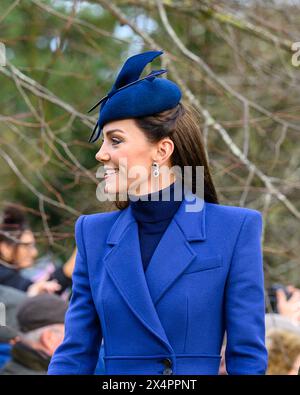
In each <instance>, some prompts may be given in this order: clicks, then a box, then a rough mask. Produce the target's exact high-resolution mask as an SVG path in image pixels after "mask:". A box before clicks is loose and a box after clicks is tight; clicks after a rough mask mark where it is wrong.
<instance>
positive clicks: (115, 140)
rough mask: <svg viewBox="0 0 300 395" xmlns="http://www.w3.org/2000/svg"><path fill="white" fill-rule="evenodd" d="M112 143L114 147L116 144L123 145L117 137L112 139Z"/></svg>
mask: <svg viewBox="0 0 300 395" xmlns="http://www.w3.org/2000/svg"><path fill="white" fill-rule="evenodd" d="M111 141H112V142H113V145H116V144H119V143H121V140H119V139H117V138H115V137H113V138H112V139H111Z"/></svg>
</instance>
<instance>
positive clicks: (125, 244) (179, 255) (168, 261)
mask: <svg viewBox="0 0 300 395" xmlns="http://www.w3.org/2000/svg"><path fill="white" fill-rule="evenodd" d="M195 208H197V210H195ZM200 209H201V210H200ZM192 210H194V211H192ZM198 210H200V211H198ZM195 211H196V212H195ZM205 239H206V233H205V202H204V201H203V199H200V198H198V197H195V195H192V194H191V193H190V192H188V193H186V194H185V196H184V199H183V201H182V204H181V205H180V207H179V209H178V211H177V212H176V213H175V215H174V217H173V218H172V220H171V222H170V224H169V226H168V228H167V229H166V231H165V232H164V234H163V236H162V238H161V240H160V242H159V244H158V245H157V247H156V250H155V251H154V254H153V256H152V258H151V260H150V262H149V264H148V267H147V269H146V272H144V269H143V264H142V259H141V253H140V243H139V234H138V224H137V222H136V220H135V218H134V217H133V214H132V212H131V207H130V206H129V207H127V208H126V209H124V210H123V211H122V212H121V214H120V215H119V217H118V218H117V220H116V222H115V223H114V225H113V227H112V229H111V231H110V233H109V236H108V238H107V244H108V245H109V247H108V251H107V252H106V254H105V256H104V258H103V260H104V263H105V267H106V269H107V271H108V273H109V275H110V277H111V279H112V281H113V282H114V284H115V286H116V287H117V289H118V291H119V292H120V294H121V295H122V297H123V298H124V300H125V302H126V303H127V304H128V306H129V307H130V309H131V310H132V312H133V313H134V314H135V315H136V317H137V318H138V319H140V321H141V322H142V323H143V324H144V325H145V326H146V327H147V328H148V329H149V330H150V331H151V332H152V333H153V334H155V335H156V336H157V337H159V338H160V340H161V341H163V342H164V343H165V345H166V346H167V347H168V349H169V351H171V352H172V348H171V345H170V343H169V341H168V338H167V336H166V334H165V331H164V329H163V327H162V324H161V321H160V318H159V316H158V314H157V310H156V304H157V303H158V302H159V300H160V299H161V298H162V297H163V295H164V294H165V292H166V291H167V290H168V289H169V287H171V286H172V284H173V283H174V282H175V281H176V280H177V279H178V277H179V276H180V275H181V274H182V273H183V272H184V270H185V269H186V268H187V267H188V266H189V265H190V264H191V263H192V261H193V260H194V258H195V257H196V253H195V252H194V250H193V249H192V247H191V246H190V243H189V241H203V240H205ZM174 244H175V245H176V251H175V250H174Z"/></svg>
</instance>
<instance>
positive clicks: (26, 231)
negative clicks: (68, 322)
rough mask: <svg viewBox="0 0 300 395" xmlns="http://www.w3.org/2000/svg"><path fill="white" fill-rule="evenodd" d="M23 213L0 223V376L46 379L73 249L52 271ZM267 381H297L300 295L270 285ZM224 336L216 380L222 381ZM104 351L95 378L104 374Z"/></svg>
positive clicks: (13, 210)
mask: <svg viewBox="0 0 300 395" xmlns="http://www.w3.org/2000/svg"><path fill="white" fill-rule="evenodd" d="M37 255H38V250H37V246H36V241H35V237H34V234H33V232H32V230H31V229H30V226H29V225H28V223H27V221H26V218H25V216H24V214H23V212H22V211H21V210H19V209H18V208H17V207H15V206H12V205H9V206H7V207H6V208H5V209H4V210H3V214H2V221H1V223H0V374H1V375H17V374H26V375H35V374H42V375H43V374H46V373H47V369H48V365H49V363H50V360H51V356H52V355H53V353H54V351H55V350H56V348H57V347H58V346H59V345H60V344H61V342H62V341H63V338H64V320H65V314H66V311H67V308H68V303H69V300H70V297H71V293H72V273H73V269H74V264H75V257H76V249H74V251H73V252H72V254H71V256H70V258H69V259H68V260H67V262H65V263H63V264H62V265H59V266H58V267H56V265H54V264H53V263H51V262H50V264H49V262H47V259H46V261H45V262H44V264H43V265H42V266H41V267H40V268H39V270H38V271H34V270H32V268H36V267H37V263H36V258H37ZM265 324H266V345H267V348H268V353H269V363H268V370H267V372H266V374H267V375H297V374H298V373H299V367H300V289H297V288H295V287H294V286H292V285H288V286H286V287H285V286H283V285H281V284H274V285H273V286H272V287H271V288H270V289H268V290H267V292H266V315H265ZM225 350H226V336H225V339H224V343H223V347H222V352H221V354H222V360H221V365H220V371H219V374H220V375H226V374H227V373H226V363H225V352H226V351H225ZM103 355H104V347H103V343H102V346H101V350H100V355H99V362H98V365H97V367H96V369H95V374H104V361H103Z"/></svg>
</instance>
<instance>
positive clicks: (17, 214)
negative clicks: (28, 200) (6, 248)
mask: <svg viewBox="0 0 300 395" xmlns="http://www.w3.org/2000/svg"><path fill="white" fill-rule="evenodd" d="M27 229H30V228H29V225H28V223H27V221H26V220H25V216H24V213H23V211H22V210H20V209H19V208H17V207H16V206H14V205H13V204H9V205H7V206H6V207H5V208H4V210H3V214H2V221H1V223H0V245H1V243H7V244H9V245H12V246H14V251H13V258H12V260H11V262H8V263H12V264H13V263H14V260H15V259H14V258H15V257H16V254H17V249H18V242H19V240H20V238H21V236H22V234H23V232H24V231H25V230H27ZM0 258H1V259H3V257H2V256H1V249H0ZM3 260H4V259H3Z"/></svg>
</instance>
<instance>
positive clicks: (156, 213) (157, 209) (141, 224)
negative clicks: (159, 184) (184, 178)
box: [129, 181, 182, 271]
mask: <svg viewBox="0 0 300 395" xmlns="http://www.w3.org/2000/svg"><path fill="white" fill-rule="evenodd" d="M175 182H176V181H175ZM174 185H175V183H173V184H171V185H169V186H168V187H166V188H164V189H161V190H159V191H157V192H152V193H149V194H148V195H143V196H139V199H138V200H137V201H134V199H132V198H131V195H129V199H130V206H131V209H132V214H133V216H134V218H135V220H136V221H137V223H138V228H139V240H140V247H141V257H142V262H143V267H144V271H145V270H146V268H147V266H148V264H149V262H150V260H151V257H152V255H153V253H154V251H155V249H156V247H157V245H158V243H159V241H160V239H161V237H162V235H163V233H164V232H165V230H166V229H167V227H168V225H169V223H170V222H171V220H172V218H173V216H174V214H175V213H176V211H177V210H178V208H179V206H180V205H181V202H182V200H175V194H174V190H175V188H174ZM168 189H169V190H170V199H169V200H168V201H165V200H162V194H163V193H165V192H164V191H166V192H167V190H168ZM146 196H147V200H145V197H146ZM135 198H136V197H135ZM154 198H156V201H154V200H153V199H154ZM176 198H177V197H176ZM142 199H144V200H142ZM177 199H178V198H177Z"/></svg>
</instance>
